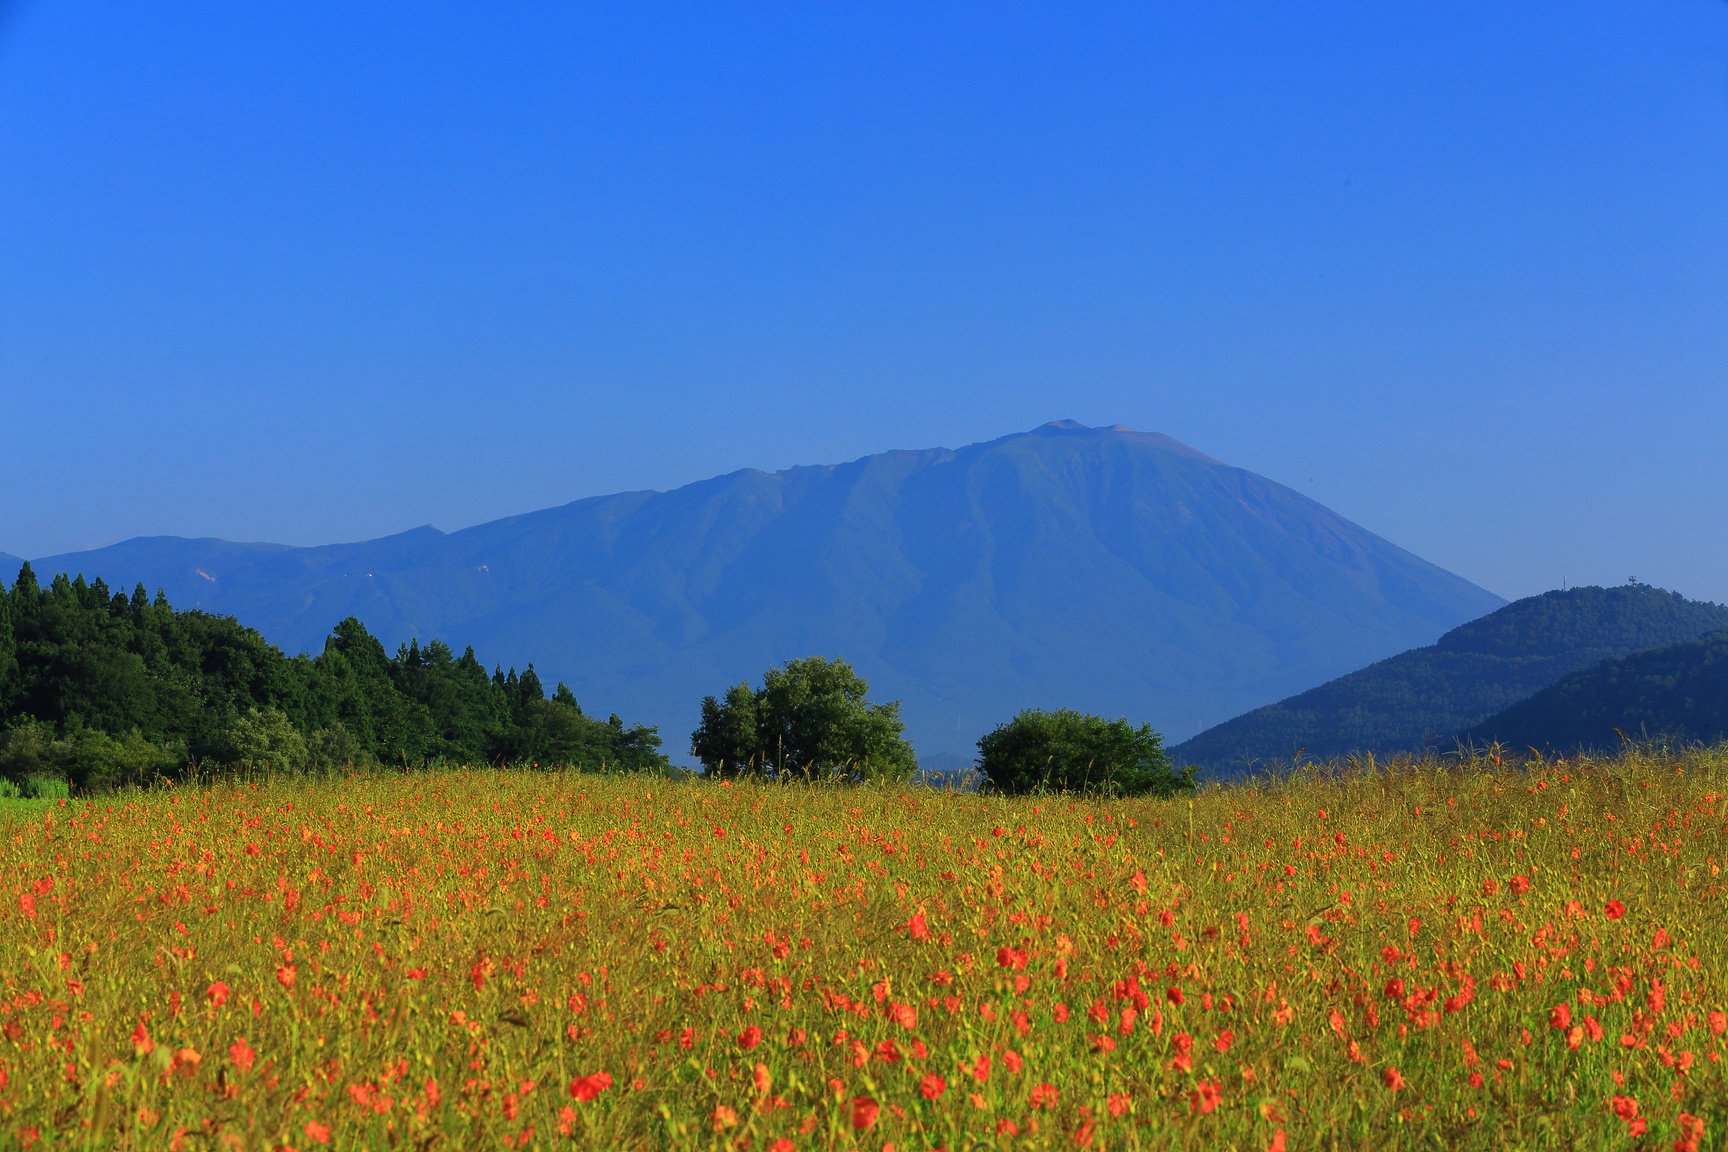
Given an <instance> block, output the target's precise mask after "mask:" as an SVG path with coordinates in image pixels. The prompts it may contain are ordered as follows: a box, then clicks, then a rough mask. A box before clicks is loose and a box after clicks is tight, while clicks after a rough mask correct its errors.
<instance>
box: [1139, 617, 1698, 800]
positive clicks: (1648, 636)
mask: <svg viewBox="0 0 1728 1152" xmlns="http://www.w3.org/2000/svg"><path fill="white" fill-rule="evenodd" d="M1721 628H1728V608H1725V607H1723V606H1722V605H1719V604H1710V603H1705V602H1701V601H1697V600H1688V599H1686V598H1685V597H1684V596H1681V595H1679V594H1678V593H1675V592H1668V591H1664V590H1663V589H1660V588H1652V587H1650V586H1648V585H1645V584H1625V585H1622V586H1620V587H1615V588H1598V587H1584V588H1572V589H1568V590H1565V591H1558V592H1545V593H1543V594H1541V595H1539V596H1531V597H1527V598H1526V599H1523V600H1518V601H1514V602H1513V603H1511V604H1508V605H1506V606H1505V607H1504V608H1500V609H1498V610H1497V611H1494V612H1491V613H1489V614H1488V615H1486V616H1484V617H1482V618H1481V619H1478V620H1472V621H1470V622H1469V623H1468V624H1463V625H1460V626H1459V627H1457V628H1454V629H1453V630H1452V631H1450V632H1448V633H1446V634H1445V635H1444V636H1442V637H1440V639H1439V640H1438V641H1436V642H1435V643H1434V644H1432V645H1429V646H1428V647H1426V648H1415V649H1412V650H1410V651H1409V652H1404V653H1401V654H1399V655H1397V656H1393V657H1391V658H1390V659H1386V660H1382V661H1379V662H1378V663H1376V664H1371V665H1369V666H1368V667H1366V668H1363V669H1360V670H1359V671H1356V672H1352V673H1350V674H1348V675H1346V676H1341V677H1339V678H1338V679H1336V680H1331V681H1328V682H1327V683H1325V684H1322V685H1320V686H1319V687H1318V688H1312V689H1310V690H1308V691H1307V692H1303V693H1301V694H1300V695H1297V696H1292V697H1289V698H1288V699H1285V700H1281V701H1279V702H1278V703H1276V704H1270V705H1267V706H1266V707H1264V708H1258V709H1256V710H1254V711H1252V712H1248V713H1245V714H1244V715H1241V716H1238V717H1236V718H1235V719H1233V720H1227V721H1225V722H1224V723H1223V724H1220V725H1218V726H1217V727H1215V728H1210V729H1207V730H1206V731H1205V732H1202V733H1200V734H1199V735H1198V736H1195V737H1193V738H1191V739H1189V740H1188V741H1187V742H1186V743H1183V744H1179V745H1177V746H1176V747H1175V748H1172V749H1171V754H1172V755H1173V756H1174V757H1175V758H1176V760H1177V761H1178V762H1179V763H1184V764H1196V765H1199V766H1200V767H1201V768H1203V769H1205V770H1206V772H1207V774H1208V776H1210V777H1213V778H1217V777H1223V776H1230V775H1236V774H1240V773H1242V772H1244V771H1246V770H1247V769H1248V767H1249V766H1250V765H1258V766H1260V767H1265V766H1266V765H1268V764H1280V763H1281V764H1289V763H1291V761H1292V759H1293V758H1294V757H1295V756H1296V755H1297V753H1298V752H1300V753H1302V754H1303V755H1304V756H1305V757H1307V758H1309V759H1315V760H1324V759H1328V758H1330V757H1336V756H1347V755H1351V754H1353V753H1359V752H1373V753H1375V754H1376V755H1386V754H1393V753H1398V752H1409V753H1418V754H1419V753H1422V752H1427V751H1447V750H1450V749H1452V748H1454V747H1456V746H1457V742H1458V740H1459V739H1460V738H1461V737H1463V736H1464V734H1465V733H1466V732H1467V731H1468V730H1470V729H1471V727H1472V726H1473V725H1476V724H1479V723H1481V722H1482V721H1484V720H1486V719H1487V718H1488V717H1490V716H1493V715H1495V714H1496V713H1498V712H1500V711H1502V710H1503V709H1506V708H1508V707H1510V706H1511V705H1513V704H1514V703H1516V702H1518V701H1520V700H1523V699H1525V698H1526V697H1529V696H1531V695H1533V694H1534V693H1537V692H1540V691H1542V690H1543V689H1544V688H1548V687H1550V686H1551V685H1553V684H1555V683H1557V682H1559V681H1560V680H1562V679H1564V678H1565V677H1566V676H1569V675H1571V674H1573V673H1575V672H1580V671H1583V670H1584V669H1587V668H1591V667H1594V666H1595V665H1597V664H1600V663H1601V662H1602V661H1604V660H1613V659H1620V658H1623V657H1626V656H1629V655H1631V654H1632V653H1634V652H1638V651H1642V650H1644V649H1647V648H1653V647H1657V646H1660V645H1665V644H1675V643H1679V642H1681V641H1686V640H1692V639H1695V638H1697V637H1699V636H1702V635H1705V634H1706V633H1709V632H1712V631H1715V630H1717V629H1721Z"/></svg>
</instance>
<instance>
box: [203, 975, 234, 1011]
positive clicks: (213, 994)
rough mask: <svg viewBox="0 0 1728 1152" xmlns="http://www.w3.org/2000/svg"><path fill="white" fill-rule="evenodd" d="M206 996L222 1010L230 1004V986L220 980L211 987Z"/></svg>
mask: <svg viewBox="0 0 1728 1152" xmlns="http://www.w3.org/2000/svg"><path fill="white" fill-rule="evenodd" d="M204 995H205V996H206V997H208V998H209V1000H210V1003H212V1004H214V1005H215V1006H216V1007H218V1008H220V1007H222V1005H224V1004H226V1003H228V985H227V984H226V983H225V982H224V981H221V980H218V981H216V983H214V984H212V985H210V988H209V990H208V991H206V992H205V993H204Z"/></svg>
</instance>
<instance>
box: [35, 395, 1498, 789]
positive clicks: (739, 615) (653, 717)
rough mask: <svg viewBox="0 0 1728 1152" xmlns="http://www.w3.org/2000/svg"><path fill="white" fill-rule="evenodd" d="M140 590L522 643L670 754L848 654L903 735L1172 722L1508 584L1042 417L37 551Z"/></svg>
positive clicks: (1364, 653) (1282, 685)
mask: <svg viewBox="0 0 1728 1152" xmlns="http://www.w3.org/2000/svg"><path fill="white" fill-rule="evenodd" d="M37 568H38V571H39V572H40V573H41V574H42V576H43V578H44V579H47V578H48V577H49V576H50V575H51V574H52V573H54V572H67V573H69V574H76V573H80V572H82V573H84V574H86V575H87V576H90V577H92V578H93V577H95V576H96V575H101V576H102V577H103V578H104V579H106V580H107V581H108V583H109V584H110V585H112V586H114V587H122V588H130V587H131V586H132V584H133V583H134V582H138V581H141V582H143V583H144V585H145V587H146V588H148V589H150V590H151V591H154V590H155V589H156V588H157V587H161V588H163V589H165V590H166V591H167V593H168V596H169V598H170V599H171V600H172V601H173V603H175V604H176V605H177V606H182V607H202V608H204V609H206V610H208V611H214V612H220V613H229V614H233V615H235V616H236V617H238V618H239V619H240V620H241V621H243V622H244V623H246V624H249V625H251V626H253V627H256V628H258V629H259V630H260V631H261V632H263V633H264V635H265V636H266V637H268V638H269V639H271V640H272V641H274V642H276V643H278V644H280V645H282V646H283V647H284V648H285V649H287V650H288V651H289V652H295V651H301V650H309V651H317V650H319V649H320V648H321V647H322V645H323V641H324V636H325V634H326V632H327V630H328V629H329V628H330V627H331V626H332V625H333V624H334V623H335V622H336V621H338V620H340V619H342V618H343V617H345V616H349V615H354V616H358V617H359V618H360V619H361V620H363V621H364V622H365V624H366V626H367V628H368V629H370V630H371V631H372V632H373V633H374V634H375V635H377V636H379V637H380V638H382V639H383V640H384V641H385V643H386V644H388V645H390V646H392V647H393V646H394V645H395V644H397V643H399V642H404V641H406V640H408V639H409V638H410V637H418V638H419V639H420V640H421V641H422V643H424V642H425V641H427V640H429V639H434V638H437V639H444V640H447V641H448V642H450V643H451V644H453V645H457V646H460V645H463V644H473V645H474V646H475V648H476V650H478V651H482V652H491V653H499V654H503V655H507V656H508V658H509V659H511V660H513V661H515V662H517V663H518V664H523V663H526V662H528V661H533V662H534V663H535V665H536V667H537V668H538V670H539V671H540V674H541V676H542V677H543V678H544V679H545V680H546V681H547V682H548V683H551V682H553V681H555V680H564V681H566V682H567V683H568V684H569V685H570V686H571V687H572V688H573V689H574V690H575V691H576V693H577V694H578V696H579V698H580V699H581V700H582V702H583V704H584V706H585V707H587V708H588V709H589V710H590V711H593V712H595V713H597V714H604V713H606V712H608V711H613V710H616V711H618V712H619V713H620V714H623V715H628V716H630V717H632V718H641V719H643V720H645V721H646V722H648V723H655V724H658V725H659V726H660V727H661V730H662V732H663V734H664V737H665V740H666V746H667V750H668V751H669V752H671V753H672V754H674V755H679V754H681V753H682V752H683V751H684V749H685V746H686V741H687V739H688V734H689V732H690V731H691V729H693V728H694V727H695V724H696V720H697V714H698V710H699V705H700V701H701V698H702V697H703V696H704V695H706V694H710V693H716V694H718V693H721V692H723V691H724V690H725V688H726V687H727V686H729V685H731V684H734V683H737V682H739V681H741V680H744V679H747V678H755V677H758V676H760V675H761V673H762V671H763V670H764V669H765V668H766V667H768V665H770V664H774V663H780V662H783V661H785V660H787V659H791V658H795V657H800V656H807V655H827V656H843V657H845V658H847V659H849V660H850V661H852V663H853V664H854V666H855V667H856V668H857V669H858V670H859V672H860V673H861V674H863V675H864V676H865V677H866V678H867V679H868V680H869V681H870V682H871V687H872V696H873V697H876V698H882V699H894V698H899V699H901V700H903V701H904V707H903V715H904V716H905V718H906V720H907V731H908V735H909V736H910V737H911V738H912V740H913V742H914V743H915V745H916V746H917V747H918V749H919V751H920V753H922V754H924V755H926V756H929V755H933V754H937V753H950V754H959V755H965V756H970V755H971V753H972V752H973V745H974V742H975V741H976V740H977V739H978V737H979V736H980V735H982V734H983V733H985V732H986V731H988V730H989V729H990V728H992V727H994V726H995V725H996V724H998V723H1001V722H1002V721H1003V720H1006V719H1007V718H1008V717H1009V716H1011V715H1012V714H1013V713H1014V712H1015V711H1016V710H1018V709H1019V708H1022V707H1027V706H1038V707H1076V708H1082V709H1085V710H1087V711H1095V712H1100V713H1104V714H1106V715H1110V716H1128V717H1130V718H1132V719H1134V720H1136V721H1137V722H1138V721H1145V722H1149V723H1151V724H1153V725H1154V726H1155V727H1157V728H1158V729H1160V730H1161V731H1163V732H1165V733H1166V735H1167V736H1170V737H1172V738H1179V737H1181V736H1185V735H1188V734H1191V733H1193V732H1196V731H1199V730H1200V729H1201V728H1203V727H1204V726H1206V725H1207V724H1210V723H1214V722H1216V721H1218V720H1221V719H1223V718H1225V717H1227V716H1230V715H1233V714H1235V713H1238V712H1240V711H1242V710H1243V709H1245V708H1248V707H1251V706H1253V705H1255V704H1258V703H1261V702H1263V701H1266V700H1271V699H1276V698H1278V697H1279V696H1282V695H1288V694H1289V693H1290V692H1293V691H1296V690H1298V689H1300V688H1303V687H1306V686H1308V685H1311V684H1315V683H1318V682H1320V681H1322V680H1325V679H1327V678H1329V677H1331V676H1336V675H1338V674H1339V673H1341V672H1344V671H1347V670H1349V669H1351V668H1356V667H1360V666H1361V665H1362V664H1365V663H1367V662H1369V661H1372V660H1376V659H1379V658H1381V657H1383V656H1386V655H1389V654H1391V653H1393V652H1397V651H1401V650H1403V649H1406V648H1409V647H1412V646H1414V645H1417V644H1424V643H1428V642H1430V641H1432V640H1433V639H1434V638H1435V637H1437V636H1438V635H1440V633H1442V632H1444V631H1445V630H1446V629H1448V628H1451V627H1453V626H1455V625H1457V624H1459V623H1462V622H1463V621H1465V620H1469V619H1473V618H1475V617H1477V616H1480V615H1481V614H1482V613H1484V612H1487V611H1490V610H1492V609H1494V608H1496V607H1498V606H1499V605H1501V604H1502V603H1504V601H1502V600H1501V599H1500V598H1499V597H1497V596H1495V595H1493V594H1492V593H1490V592H1487V591H1485V590H1483V589H1481V588H1478V587H1477V586H1475V585H1473V584H1471V583H1469V582H1468V581H1465V580H1463V579H1461V578H1459V577H1458V576H1455V575H1453V574H1451V573H1449V572H1446V571H1444V570H1443V569H1440V568H1438V567H1436V566H1434V565H1433V564H1430V563H1428V562H1427V561H1424V560H1422V559H1420V558H1418V557H1416V556H1413V555H1411V554H1410V553H1409V552H1406V551H1404V550H1403V549H1401V548H1398V547H1396V546H1395V545H1392V544H1390V543H1388V542H1387V541H1385V540H1382V539H1380V538H1379V537H1377V536H1375V535H1373V534H1372V533H1370V532H1367V531H1365V530H1364V529H1362V528H1360V527H1358V526H1357V525H1355V524H1352V523H1350V522H1349V521H1347V520H1345V519H1344V518H1342V517H1340V516H1338V515H1337V514H1336V513H1333V512H1331V511H1329V510H1328V509H1326V508H1324V507H1322V506H1321V505H1319V504H1317V503H1315V502H1314V501H1312V500H1310V499H1308V498H1307V497H1305V496H1302V495H1301V494H1300V493H1297V492H1294V491H1292V490H1291V489H1289V488H1286V487H1284V486H1282V485H1280V484H1276V483H1273V482H1272V481H1270V480H1267V479H1265V478H1264V477H1261V476H1257V475H1255V474H1254V473H1252V472H1248V471H1246V470H1244V469H1241V468H1236V467H1232V466H1230V465H1227V464H1223V463H1220V462H1219V461H1217V460H1214V459H1212V458H1211V457H1209V456H1206V455H1204V454H1203V453H1200V452H1198V451H1196V450H1194V449H1193V448H1190V447H1188V446H1187V445H1185V444H1182V443H1180V442H1179V441H1176V440H1173V439H1171V438H1170V437H1168V436H1163V435H1159V434H1156V433H1145V432H1137V431H1134V430H1132V429H1128V428H1123V427H1120V426H1117V427H1110V428H1087V427H1084V426H1082V425H1079V424H1076V423H1074V422H1072V421H1058V422H1054V423H1051V424H1047V425H1044V426H1043V427H1040V428H1036V429H1033V430H1032V431H1030V432H1023V433H1017V434H1015V435H1010V436H1004V437H1001V438H999V439H996V440H992V441H990V442H988V443H983V444H974V445H970V446H968V447H964V448H959V449H946V448H931V449H924V450H917V451H892V452H884V453H881V454H878V455H872V456H865V457H863V458H861V459H858V460H854V461H851V462H849V463H845V464H837V465H821V466H807V467H798V468H790V469H787V470H785V471H783V472H777V473H772V474H770V473H766V472H760V471H755V470H743V471H738V472H733V473H730V474H728V475H725V476H717V477H715V478H713V479H711V480H705V481H701V482H699V483H695V484H690V485H687V486H685V487H682V488H679V489H677V490H675V491H671V492H625V493H618V494H616V495H611V496H598V497H593V498H590V499H585V500H578V501H576V502H575V503H572V504H566V505H564V506H562V507H558V508H549V509H545V510H543V511H539V512H530V513H526V514H524V515H520V516H512V517H509V518H506V519H503V520H498V521H494V522H492V523H488V524H481V525H478V526H476V527H473V528H467V529H464V530H462V531H458V532H451V533H448V534H446V533H442V532H439V531H437V530H436V529H433V528H429V527H426V528H418V529H414V530H413V531H409V532H404V533H401V534H399V535H395V536H390V537H385V538H383V539H380V540H371V541H364V542H359V543H353V544H334V545H327V546H324V547H317V548H289V547H284V546H281V545H264V544H235V543H230V542H227V541H221V540H181V539H172V538H154V539H137V540H128V541H126V542H124V543H121V544H116V545H114V546H113V547H110V548H103V549H99V550H96V551H93V552H84V553H77V554H73V555H66V556H55V557H49V558H47V559H45V560H42V561H39V562H38V563H37Z"/></svg>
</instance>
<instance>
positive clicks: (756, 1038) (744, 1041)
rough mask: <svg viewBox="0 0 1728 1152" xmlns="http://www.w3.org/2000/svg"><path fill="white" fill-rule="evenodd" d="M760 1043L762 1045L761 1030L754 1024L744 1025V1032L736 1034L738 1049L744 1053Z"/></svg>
mask: <svg viewBox="0 0 1728 1152" xmlns="http://www.w3.org/2000/svg"><path fill="white" fill-rule="evenodd" d="M760 1043H762V1029H760V1028H758V1027H756V1025H754V1024H747V1025H745V1027H744V1031H742V1032H740V1033H738V1047H740V1048H742V1049H744V1050H745V1051H746V1052H748V1051H749V1050H750V1049H752V1048H754V1047H756V1045H758V1044H760Z"/></svg>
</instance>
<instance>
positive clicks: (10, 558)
mask: <svg viewBox="0 0 1728 1152" xmlns="http://www.w3.org/2000/svg"><path fill="white" fill-rule="evenodd" d="M22 567H24V558H23V557H21V556H14V555H12V553H10V552H0V582H4V583H5V585H6V587H8V588H10V587H12V581H13V580H14V579H15V578H16V577H17V575H18V570H19V569H20V568H22Z"/></svg>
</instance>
